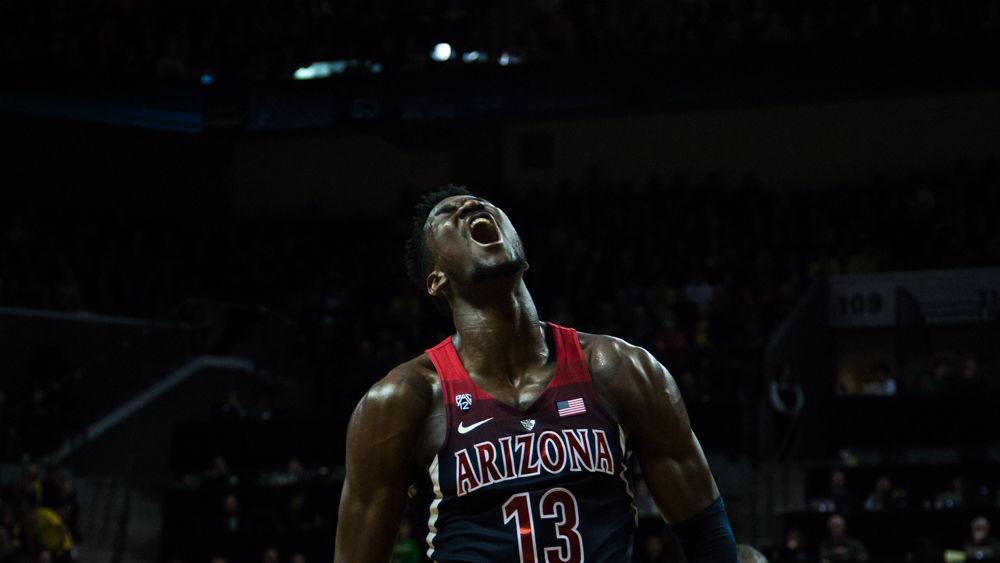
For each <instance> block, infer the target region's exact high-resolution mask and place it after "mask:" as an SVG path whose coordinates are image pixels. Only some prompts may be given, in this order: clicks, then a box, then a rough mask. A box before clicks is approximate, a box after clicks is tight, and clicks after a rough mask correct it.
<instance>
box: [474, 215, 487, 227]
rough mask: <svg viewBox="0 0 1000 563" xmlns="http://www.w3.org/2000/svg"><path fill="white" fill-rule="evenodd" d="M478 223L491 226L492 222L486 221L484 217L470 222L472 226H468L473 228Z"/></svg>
mask: <svg viewBox="0 0 1000 563" xmlns="http://www.w3.org/2000/svg"><path fill="white" fill-rule="evenodd" d="M480 223H486V224H487V225H491V224H492V222H491V221H490V220H489V219H487V218H486V217H479V218H477V219H476V220H474V221H473V222H472V224H471V225H470V227H475V226H476V225H478V224H480Z"/></svg>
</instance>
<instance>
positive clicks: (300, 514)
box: [280, 490, 316, 532]
mask: <svg viewBox="0 0 1000 563" xmlns="http://www.w3.org/2000/svg"><path fill="white" fill-rule="evenodd" d="M282 520H283V521H282V522H281V523H280V524H281V526H280V527H281V528H282V529H284V530H286V531H290V532H302V531H305V530H309V529H311V528H313V527H314V526H315V525H316V517H315V516H314V515H313V514H312V510H311V509H310V507H309V506H308V504H307V503H306V493H305V492H304V491H301V490H298V491H295V492H294V493H293V494H292V496H291V497H290V498H289V499H288V507H287V508H286V509H285V513H284V515H283V519H282Z"/></svg>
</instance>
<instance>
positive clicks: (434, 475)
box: [427, 455, 444, 559]
mask: <svg viewBox="0 0 1000 563" xmlns="http://www.w3.org/2000/svg"><path fill="white" fill-rule="evenodd" d="M427 472H428V473H429V474H430V476H431V484H432V485H434V501H433V502H431V509H430V516H429V517H428V518H427V557H429V558H430V559H434V536H436V535H437V527H436V526H435V524H437V519H438V505H439V504H441V500H443V499H444V495H443V494H442V493H441V475H440V467H439V466H438V456H436V455H435V456H434V461H432V462H431V465H430V467H429V468H428V469H427Z"/></svg>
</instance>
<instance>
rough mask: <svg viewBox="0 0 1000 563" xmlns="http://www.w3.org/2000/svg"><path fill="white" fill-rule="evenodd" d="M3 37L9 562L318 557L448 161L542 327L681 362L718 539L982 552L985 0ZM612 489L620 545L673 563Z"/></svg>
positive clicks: (990, 207) (214, 3) (587, 2)
mask: <svg viewBox="0 0 1000 563" xmlns="http://www.w3.org/2000/svg"><path fill="white" fill-rule="evenodd" d="M0 30H2V31H0V65H2V66H0V68H2V72H0V138H2V139H3V145H2V151H0V484H2V487H0V562H2V563H27V562H32V563H34V562H38V563H43V562H50V561H80V562H83V563H90V562H115V563H119V562H164V563H209V562H211V563H244V562H251V563H254V562H258V561H259V562H262V563H303V562H309V563H313V562H324V561H331V560H332V554H333V544H334V530H335V528H336V523H337V506H338V502H339V498H340V492H341V486H342V478H343V474H344V470H343V464H344V450H345V444H344V437H345V430H346V424H347V419H348V417H349V416H350V413H351V411H352V409H353V406H354V405H355V404H356V403H357V401H358V399H359V398H360V397H361V396H362V394H363V393H364V391H365V390H366V389H368V387H369V386H370V385H371V384H372V383H374V382H375V381H376V380H377V379H379V378H380V377H382V376H383V375H384V374H385V373H386V372H387V371H388V370H389V369H391V368H392V367H393V366H395V365H396V364H398V363H399V362H401V361H403V360H406V359H408V358H411V357H413V356H415V355H417V354H419V353H420V352H421V351H422V350H423V349H425V348H427V347H429V346H432V345H433V344H436V343H437V342H439V341H440V339H442V338H443V337H444V336H445V335H447V334H448V333H449V331H450V330H451V325H450V322H449V319H448V318H447V317H445V316H442V315H441V314H440V313H439V312H437V311H436V310H435V307H434V306H433V304H432V302H430V301H429V300H427V299H426V298H424V297H422V296H421V295H420V293H419V292H418V291H417V290H416V289H415V288H414V287H413V285H412V284H411V283H410V282H409V281H408V280H407V278H406V276H405V273H404V267H403V244H404V241H405V240H406V238H407V236H408V234H409V230H410V221H411V216H412V208H413V205H414V204H415V203H416V202H417V200H418V199H419V197H420V195H421V194H423V193H425V192H427V191H429V190H431V189H433V188H436V187H438V186H441V185H444V184H447V183H456V184H464V185H467V186H469V187H470V189H472V190H473V191H474V192H476V193H479V194H482V195H484V196H486V197H488V198H490V199H491V201H493V202H495V203H496V204H497V205H499V206H500V207H502V208H503V209H505V211H506V212H507V214H508V215H509V216H510V217H511V220H512V221H513V223H514V224H515V225H516V226H517V228H518V230H519V232H520V233H521V236H522V238H523V239H524V241H525V247H526V250H527V255H528V258H529V261H530V263H531V269H530V271H529V272H528V273H527V274H526V280H527V283H528V285H529V287H531V288H532V290H533V293H534V296H535V299H536V302H537V304H538V307H539V312H540V315H541V317H542V318H543V319H547V320H552V321H554V322H558V323H560V324H565V325H567V326H573V327H577V328H579V329H580V330H583V331H586V332H594V333H607V334H612V335H616V336H620V337H623V338H625V339H627V340H629V341H631V342H633V343H636V344H638V345H641V346H643V347H645V348H646V349H648V350H649V351H651V352H652V353H653V354H654V355H655V356H656V357H657V358H658V359H659V360H660V361H661V362H662V363H663V364H664V365H666V366H667V367H668V368H669V369H670V371H671V372H672V374H673V376H674V378H675V379H676V381H677V382H678V385H679V386H680V389H681V393H682V395H683V398H684V400H685V402H686V404H687V408H688V411H689V413H690V417H691V421H692V425H693V428H694V430H695V432H696V433H697V434H698V436H699V438H700V440H701V443H702V445H703V447H704V449H705V451H706V453H707V455H708V458H709V461H710V464H711V467H712V470H713V472H714V474H715V477H716V480H717V481H718V484H719V487H720V489H721V491H722V494H723V496H724V498H725V500H726V504H727V507H728V512H729V516H730V518H731V521H732V524H733V528H734V531H735V535H736V538H737V541H738V542H739V543H744V544H748V545H752V546H755V547H756V548H758V549H759V550H760V551H762V552H763V553H764V554H765V555H766V556H767V557H768V558H769V559H770V560H772V561H819V560H829V561H838V560H839V561H843V560H871V561H935V562H944V561H949V562H951V561H956V562H957V561H962V560H965V559H969V560H981V559H990V558H998V557H1000V543H997V540H995V539H993V538H995V537H998V536H1000V432H998V428H1000V226H998V220H1000V72H998V70H1000V64H998V61H1000V1H997V0H962V1H952V2H947V1H943V0H846V1H830V0H803V1H801V2H782V1H778V0H753V1H751V0H731V1H714V0H664V1H662V2H644V1H639V2H623V3H613V2H596V1H592V0H581V1H578V2H570V1H568V0H563V1H560V0H531V1H523V2H522V1H515V2H497V3H484V2H471V1H466V0H452V1H447V2H445V1H415V2H400V3H393V2H360V1H348V0H296V1H294V2H275V1H264V0H250V1H246V2H233V1H228V0H206V1H202V2H194V1H189V0H182V1H178V2H165V1H161V0H88V1H60V0H51V1H50V0H43V1H38V2H32V1H28V0H20V1H18V0H15V1H13V2H2V3H0ZM636 504H637V506H638V510H639V515H640V525H639V533H638V535H637V537H636V541H635V561H636V562H653V561H683V555H681V554H680V553H679V550H678V547H677V544H676V542H675V540H674V539H673V537H672V535H671V532H670V530H669V528H668V527H667V526H666V525H665V524H664V523H663V521H662V520H661V519H660V518H659V516H658V513H657V511H656V508H655V506H654V505H653V503H652V500H651V498H650V497H649V494H648V490H647V489H646V488H645V486H644V483H643V482H642V478H641V475H636ZM411 505H412V506H411V508H410V509H408V512H407V521H408V523H407V524H405V525H404V526H403V528H402V530H401V533H400V538H399V540H398V542H399V543H398V545H397V548H396V551H395V556H394V557H395V559H394V561H397V562H401V563H413V562H418V561H422V559H421V557H423V552H424V546H423V537H424V535H425V534H426V518H427V515H426V507H425V506H424V507H423V509H422V508H421V506H420V505H419V503H416V502H411ZM991 525H992V529H991V528H990V527H991ZM848 537H849V538H853V540H850V539H847V538H848ZM504 563H506V562H504Z"/></svg>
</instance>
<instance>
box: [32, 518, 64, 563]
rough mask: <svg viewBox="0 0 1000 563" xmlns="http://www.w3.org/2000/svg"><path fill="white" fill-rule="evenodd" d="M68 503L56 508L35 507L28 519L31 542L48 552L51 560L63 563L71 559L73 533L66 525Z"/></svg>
mask: <svg viewBox="0 0 1000 563" xmlns="http://www.w3.org/2000/svg"><path fill="white" fill-rule="evenodd" d="M68 513H69V507H68V505H63V506H61V507H59V508H58V509H52V508H49V507H47V506H43V507H40V508H38V509H36V510H35V511H34V512H33V513H32V515H31V519H30V522H31V524H30V529H31V543H32V545H34V546H36V547H37V549H40V550H42V551H45V552H48V553H49V555H50V557H51V558H52V560H53V561H56V562H58V563H65V562H69V561H72V560H73V546H74V543H73V534H72V533H70V531H69V528H68V527H67V526H66V517H67V515H68Z"/></svg>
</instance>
